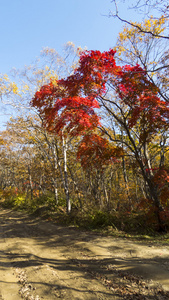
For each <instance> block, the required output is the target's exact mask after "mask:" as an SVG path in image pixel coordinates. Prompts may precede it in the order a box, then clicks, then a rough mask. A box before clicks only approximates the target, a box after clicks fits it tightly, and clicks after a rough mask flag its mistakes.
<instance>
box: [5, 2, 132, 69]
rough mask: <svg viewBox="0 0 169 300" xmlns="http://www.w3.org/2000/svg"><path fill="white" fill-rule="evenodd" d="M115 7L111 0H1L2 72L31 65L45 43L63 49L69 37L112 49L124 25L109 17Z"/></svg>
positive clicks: (80, 43) (79, 41) (100, 48)
mask: <svg viewBox="0 0 169 300" xmlns="http://www.w3.org/2000/svg"><path fill="white" fill-rule="evenodd" d="M113 9H114V7H113V4H112V3H111V0H0V12H1V14H0V16H1V17H0V33H1V34H0V36H1V47H0V67H1V68H0V73H8V72H9V70H10V69H11V68H13V67H15V68H22V67H24V65H29V64H30V63H31V61H32V60H34V59H35V58H36V57H37V56H39V54H40V51H41V50H42V48H43V47H49V48H55V49H56V50H57V51H58V52H59V51H61V49H62V47H63V45H64V44H65V43H66V42H68V41H72V42H73V43H74V44H75V45H76V46H81V47H84V46H87V48H88V49H89V50H90V49H99V50H101V51H104V50H108V49H109V48H111V47H113V46H114V45H115V42H116V37H117V35H118V32H119V31H120V29H121V28H122V24H121V23H120V22H119V21H118V20H115V19H113V18H108V17H106V15H108V13H109V11H110V10H113ZM121 12H123V14H125V12H126V9H125V6H124V4H123V5H122V4H121ZM132 13H134V12H132ZM127 14H129V11H128V12H127Z"/></svg>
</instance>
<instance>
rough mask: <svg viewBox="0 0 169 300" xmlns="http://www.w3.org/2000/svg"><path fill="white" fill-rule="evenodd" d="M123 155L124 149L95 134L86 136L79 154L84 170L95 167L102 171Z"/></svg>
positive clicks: (80, 146)
mask: <svg viewBox="0 0 169 300" xmlns="http://www.w3.org/2000/svg"><path fill="white" fill-rule="evenodd" d="M122 155H123V150H122V148H120V147H114V146H112V145H111V144H110V143H109V142H108V140H106V139H105V138H103V137H101V136H98V135H97V134H93V133H92V134H88V135H85V136H84V138H83V140H82V141H81V143H80V145H79V148H78V153H77V157H78V159H80V161H81V164H82V167H83V168H84V169H86V168H88V169H89V168H93V167H95V168H96V169H98V168H99V169H100V170H101V169H102V168H104V167H105V166H106V165H108V164H110V163H113V162H117V161H118V158H119V157H121V156H122Z"/></svg>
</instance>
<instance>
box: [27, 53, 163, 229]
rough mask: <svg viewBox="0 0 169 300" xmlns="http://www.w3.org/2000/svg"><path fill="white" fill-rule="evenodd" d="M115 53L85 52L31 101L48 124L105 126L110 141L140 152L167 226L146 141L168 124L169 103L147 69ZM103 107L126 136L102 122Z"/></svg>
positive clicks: (79, 129) (73, 130)
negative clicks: (124, 62) (118, 62)
mask: <svg viewBox="0 0 169 300" xmlns="http://www.w3.org/2000/svg"><path fill="white" fill-rule="evenodd" d="M114 55H115V52H114V50H110V51H107V52H103V53H101V52H100V51H85V52H82V54H81V56H80V60H79V66H78V68H77V69H76V70H75V72H74V73H73V74H72V75H70V76H69V77H67V78H66V79H61V80H59V81H57V84H56V85H55V86H54V85H53V84H52V83H50V84H49V85H47V86H43V87H42V88H41V89H40V91H37V92H36V94H35V97H34V98H33V101H32V105H33V106H35V107H37V108H38V111H39V113H40V115H42V116H43V118H44V122H45V124H46V126H47V128H48V130H52V131H55V132H58V133H59V132H60V134H62V129H63V128H65V126H66V129H67V130H68V132H69V134H71V135H77V134H80V135H82V136H83V135H86V132H87V131H88V130H89V129H90V130H94V128H96V127H100V130H101V131H102V132H103V133H104V134H105V135H107V136H109V139H110V141H111V142H113V141H116V144H117V146H118V147H120V146H122V145H125V147H126V148H127V150H128V151H129V152H130V153H131V154H132V155H134V157H135V160H136V163H137V165H138V168H139V169H140V172H141V174H142V176H143V178H144V181H145V183H146V185H147V189H148V190H147V195H148V198H149V199H150V201H152V202H153V205H154V207H155V210H156V213H157V218H158V222H159V226H160V228H161V229H162V227H163V224H162V219H161V215H160V213H161V212H162V211H163V206H162V204H161V201H160V190H159V185H158V184H157V182H156V181H155V179H154V178H155V177H154V176H155V175H154V172H153V168H152V166H151V160H150V158H149V154H148V151H147V145H148V144H149V143H150V142H151V140H152V138H154V136H156V135H157V134H158V131H159V130H161V129H162V128H165V129H166V130H168V117H169V107H168V103H166V102H165V101H164V100H162V99H160V97H159V95H158V88H157V87H156V86H155V85H154V84H153V83H152V82H151V81H150V80H149V79H148V77H147V73H146V70H144V69H143V68H141V67H140V66H139V65H136V66H124V67H120V66H116V63H115V59H114ZM98 107H102V109H104V110H106V112H107V114H108V115H109V117H110V119H112V120H113V121H115V122H116V126H118V127H119V129H120V128H122V129H123V131H124V133H125V137H124V136H123V139H122V138H121V135H119V137H118V138H117V137H115V136H113V135H112V134H110V133H109V132H108V130H107V129H106V128H105V126H103V125H101V124H100V120H99V119H98V117H97V115H96V112H95V110H94V109H95V108H98ZM82 118H83V119H82ZM123 149H124V147H123ZM166 178H167V177H166ZM166 180H167V179H166Z"/></svg>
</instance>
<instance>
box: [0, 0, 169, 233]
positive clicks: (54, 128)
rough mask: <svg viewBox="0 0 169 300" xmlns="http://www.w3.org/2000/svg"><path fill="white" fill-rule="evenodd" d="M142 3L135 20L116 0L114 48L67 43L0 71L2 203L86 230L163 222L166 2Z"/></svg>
mask: <svg viewBox="0 0 169 300" xmlns="http://www.w3.org/2000/svg"><path fill="white" fill-rule="evenodd" d="M114 2H115V1H114ZM141 2H142V1H137V4H136V7H135V8H133V10H134V9H136V10H139V9H141V8H142V6H141ZM143 2H144V14H143V19H142V22H132V21H129V20H123V19H122V18H121V16H120V12H118V7H117V5H116V15H115V16H111V15H110V17H112V18H113V17H115V18H118V19H119V20H120V21H122V22H123V23H124V27H123V30H122V31H121V32H120V33H119V35H118V39H117V43H116V45H115V47H114V48H113V49H110V50H108V51H104V52H100V51H98V50H86V49H81V48H80V47H76V46H75V45H74V44H73V43H72V42H68V43H67V44H66V45H65V47H64V49H63V53H62V54H59V53H57V51H56V50H55V49H50V48H44V49H43V50H42V52H41V55H40V57H39V59H38V60H36V61H35V62H34V64H32V65H31V66H28V67H25V68H24V69H23V70H14V71H13V73H12V74H10V75H6V74H1V77H0V83H1V85H0V93H1V102H2V104H3V105H4V106H8V107H10V110H11V111H12V110H13V111H15V114H14V115H13V116H11V118H10V120H9V121H8V122H7V124H6V128H5V129H4V130H3V131H1V133H0V198H1V203H2V205H3V206H5V207H13V208H15V209H19V210H23V209H26V210H29V211H31V212H36V211H38V209H39V210H40V209H42V210H44V212H45V216H46V218H48V219H49V220H55V221H57V220H58V222H63V223H64V224H69V223H71V224H74V225H75V226H83V227H88V228H90V227H91V228H98V227H106V226H107V227H112V228H113V229H114V230H117V229H118V230H122V231H123V230H124V231H127V232H149V233H150V232H154V231H158V232H166V231H168V230H169V153H168V151H169V144H168V129H169V93H168V92H169V50H168V41H169V37H168V28H169V27H168V24H169V23H168V22H169V19H168V17H169V7H168V5H167V3H166V2H165V1H143ZM152 2H153V4H152V5H151V3H152ZM154 3H155V4H154ZM115 4H116V2H115ZM152 11H153V13H154V15H151V13H152Z"/></svg>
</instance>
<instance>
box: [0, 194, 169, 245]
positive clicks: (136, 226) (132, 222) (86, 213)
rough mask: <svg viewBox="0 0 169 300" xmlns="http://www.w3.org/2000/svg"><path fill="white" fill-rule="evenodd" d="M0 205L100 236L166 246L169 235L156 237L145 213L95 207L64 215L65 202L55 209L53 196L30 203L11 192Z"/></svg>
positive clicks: (73, 208) (3, 198)
mask: <svg viewBox="0 0 169 300" xmlns="http://www.w3.org/2000/svg"><path fill="white" fill-rule="evenodd" d="M0 198H1V201H0V202H1V205H2V206H3V207H5V208H12V209H15V210H22V211H23V210H25V211H26V212H28V213H31V214H34V215H35V216H39V217H41V218H44V219H45V220H47V221H53V222H55V223H57V224H60V225H64V226H65V225H66V226H74V227H78V228H83V229H85V230H92V231H99V232H100V233H102V234H110V235H114V236H125V237H135V238H137V237H138V238H142V239H145V240H146V239H147V240H148V239H153V238H157V239H160V238H162V240H165V241H166V242H167V243H169V234H167V233H166V234H163V235H162V234H159V233H158V232H157V225H156V220H155V217H154V218H153V216H151V219H150V218H149V215H148V214H146V213H145V212H127V211H122V210H121V211H115V210H112V211H108V210H98V209H96V208H95V207H90V208H88V207H84V208H83V209H78V207H77V206H75V205H72V211H71V213H70V214H67V213H66V203H65V200H64V199H63V198H62V197H60V198H59V203H58V205H56V201H55V197H54V194H53V193H51V192H47V193H46V194H45V195H41V196H39V197H34V198H33V199H31V198H30V197H28V196H27V195H26V194H17V195H16V194H15V193H14V192H13V190H11V191H9V190H8V191H5V192H4V191H3V193H2V191H0Z"/></svg>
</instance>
